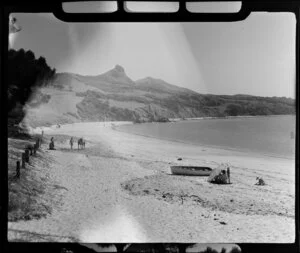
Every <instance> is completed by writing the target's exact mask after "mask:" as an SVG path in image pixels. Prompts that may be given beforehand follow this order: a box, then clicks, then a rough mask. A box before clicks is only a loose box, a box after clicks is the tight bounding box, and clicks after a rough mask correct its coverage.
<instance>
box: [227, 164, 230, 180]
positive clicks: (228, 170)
mask: <svg viewBox="0 0 300 253" xmlns="http://www.w3.org/2000/svg"><path fill="white" fill-rule="evenodd" d="M227 177H228V183H229V184H230V168H229V167H227Z"/></svg>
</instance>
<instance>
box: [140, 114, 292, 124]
mask: <svg viewBox="0 0 300 253" xmlns="http://www.w3.org/2000/svg"><path fill="white" fill-rule="evenodd" d="M281 116H295V117H296V115H295V114H275V115H274V114H270V115H237V116H224V117H210V116H207V117H196V118H169V120H170V122H178V121H185V120H201V119H236V118H238V119H239V118H260V117H281ZM146 123H147V122H146Z"/></svg>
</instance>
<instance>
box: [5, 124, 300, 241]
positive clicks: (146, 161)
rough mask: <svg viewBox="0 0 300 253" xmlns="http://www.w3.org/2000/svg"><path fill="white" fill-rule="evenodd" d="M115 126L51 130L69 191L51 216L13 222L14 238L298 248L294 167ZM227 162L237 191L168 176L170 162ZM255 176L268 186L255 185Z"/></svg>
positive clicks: (56, 175)
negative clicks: (81, 143)
mask: <svg viewBox="0 0 300 253" xmlns="http://www.w3.org/2000/svg"><path fill="white" fill-rule="evenodd" d="M114 124H115V125H116V124H117V123H116V122H115V123H114ZM113 128H114V127H112V124H111V123H108V122H106V123H105V124H104V123H76V124H70V125H63V126H61V128H56V127H52V128H45V129H44V132H45V135H47V136H55V140H57V141H56V147H57V150H55V151H49V150H46V148H47V147H46V145H44V147H43V148H44V152H47V153H48V154H49V155H50V156H52V157H53V159H54V160H55V161H56V162H55V163H53V164H51V166H48V167H45V168H44V169H45V170H47V172H48V173H49V177H50V181H53V182H55V183H56V184H58V185H60V187H61V189H60V190H59V194H57V196H56V197H55V196H54V198H57V202H56V203H57V204H56V205H55V206H53V207H52V208H53V211H52V213H51V214H50V215H48V216H47V217H46V218H42V219H39V220H30V221H19V222H11V223H9V233H8V235H9V240H19V239H22V240H28V241H47V240H50V241H80V242H199V243H207V242H210V243H222V242H256V243H257V242H264V243H289V242H293V241H294V230H295V227H294V226H295V219H294V203H295V174H294V173H295V168H294V160H291V159H282V158H276V157H268V156H263V155H254V154H250V153H244V152H237V151H230V150H223V149H216V148H207V147H199V146H195V145H188V144H183V143H178V142H171V141H164V140H158V139H153V138H148V137H143V136H137V135H132V134H127V133H123V132H119V131H116V130H114V129H113ZM36 131H37V132H40V131H41V129H36ZM65 135H68V136H74V137H76V138H77V137H78V138H79V137H84V138H85V139H86V140H87V147H86V149H85V150H79V151H78V150H76V149H74V150H72V151H71V150H70V149H69V144H68V138H67V137H66V136H65ZM75 147H77V144H76V145H75ZM178 158H181V159H182V160H180V161H179V160H178ZM222 163H229V164H230V166H231V181H232V184H230V185H213V184H210V183H208V182H207V181H206V180H207V178H206V177H185V176H173V175H171V173H170V166H171V165H205V166H210V167H212V168H216V167H218V166H219V165H220V164H222ZM257 176H259V177H263V178H264V180H265V181H266V183H267V185H266V186H256V185H255V183H256V177H257ZM31 234H37V235H40V237H38V236H31ZM46 234H47V236H46ZM43 235H44V236H43Z"/></svg>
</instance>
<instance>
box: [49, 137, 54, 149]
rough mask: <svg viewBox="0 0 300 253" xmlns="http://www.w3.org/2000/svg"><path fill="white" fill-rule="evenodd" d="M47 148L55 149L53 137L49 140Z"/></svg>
mask: <svg viewBox="0 0 300 253" xmlns="http://www.w3.org/2000/svg"><path fill="white" fill-rule="evenodd" d="M49 149H50V150H55V148H54V141H53V139H51V142H50V144H49Z"/></svg>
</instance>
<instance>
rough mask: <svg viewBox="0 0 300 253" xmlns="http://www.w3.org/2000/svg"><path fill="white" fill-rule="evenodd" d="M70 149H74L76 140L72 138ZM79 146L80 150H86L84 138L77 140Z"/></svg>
mask: <svg viewBox="0 0 300 253" xmlns="http://www.w3.org/2000/svg"><path fill="white" fill-rule="evenodd" d="M69 143H70V147H71V149H73V144H74V139H73V137H71V139H70V142H69ZM77 145H78V149H84V148H85V140H84V139H83V138H79V139H78V140H77Z"/></svg>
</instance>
